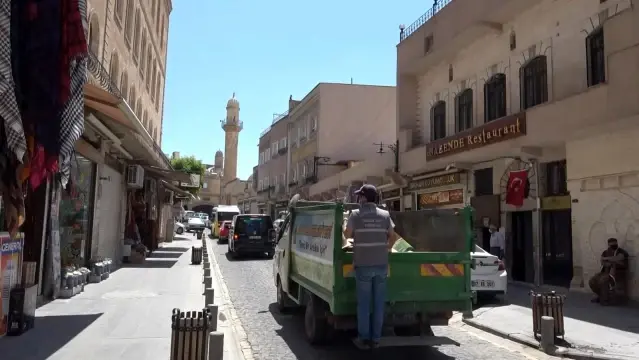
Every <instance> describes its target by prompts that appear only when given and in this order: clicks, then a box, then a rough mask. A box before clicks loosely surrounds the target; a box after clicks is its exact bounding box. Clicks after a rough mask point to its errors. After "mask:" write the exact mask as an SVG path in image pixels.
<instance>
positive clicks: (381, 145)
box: [373, 139, 399, 173]
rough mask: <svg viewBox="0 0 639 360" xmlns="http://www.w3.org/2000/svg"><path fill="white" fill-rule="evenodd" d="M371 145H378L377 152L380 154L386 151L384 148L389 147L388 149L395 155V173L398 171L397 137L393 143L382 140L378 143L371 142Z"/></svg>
mask: <svg viewBox="0 0 639 360" xmlns="http://www.w3.org/2000/svg"><path fill="white" fill-rule="evenodd" d="M373 145H375V146H379V149H378V150H377V153H378V154H380V155H382V154H385V153H386V150H385V149H389V150H390V151H392V152H393V154H394V155H395V166H394V171H395V172H396V173H399V139H398V140H395V143H394V144H384V143H383V142H380V143H373Z"/></svg>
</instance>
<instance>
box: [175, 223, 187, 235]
mask: <svg viewBox="0 0 639 360" xmlns="http://www.w3.org/2000/svg"><path fill="white" fill-rule="evenodd" d="M173 231H175V233H176V234H178V235H180V234H184V232H185V231H186V227H185V226H184V224H182V223H181V222H177V221H176V222H175V225H174V226H173Z"/></svg>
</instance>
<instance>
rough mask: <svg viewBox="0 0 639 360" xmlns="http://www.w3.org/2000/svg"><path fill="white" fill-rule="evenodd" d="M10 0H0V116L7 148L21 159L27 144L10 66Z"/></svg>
mask: <svg viewBox="0 0 639 360" xmlns="http://www.w3.org/2000/svg"><path fill="white" fill-rule="evenodd" d="M11 35H12V32H11V0H0V118H2V121H3V122H4V132H5V136H6V137H5V139H3V140H4V141H5V142H6V147H7V149H8V150H9V151H10V152H12V153H13V154H14V155H15V157H16V159H17V160H18V161H20V162H22V161H23V158H24V154H25V152H26V150H27V144H26V140H25V135H24V128H23V127H22V117H21V115H20V108H19V107H18V101H17V99H16V88H15V87H16V84H15V82H14V80H13V70H12V67H11Z"/></svg>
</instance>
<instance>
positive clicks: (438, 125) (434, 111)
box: [430, 101, 446, 141]
mask: <svg viewBox="0 0 639 360" xmlns="http://www.w3.org/2000/svg"><path fill="white" fill-rule="evenodd" d="M445 137H446V102H445V101H438V102H437V103H435V105H433V107H432V108H431V109H430V139H431V140H433V141H434V140H438V139H443V138H445Z"/></svg>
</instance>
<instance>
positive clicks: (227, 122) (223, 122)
mask: <svg viewBox="0 0 639 360" xmlns="http://www.w3.org/2000/svg"><path fill="white" fill-rule="evenodd" d="M220 124H221V125H222V130H224V128H225V127H226V126H237V127H238V128H239V130H240V131H241V130H242V129H244V122H242V121H239V120H236V119H231V120H228V119H222V120H220Z"/></svg>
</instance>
